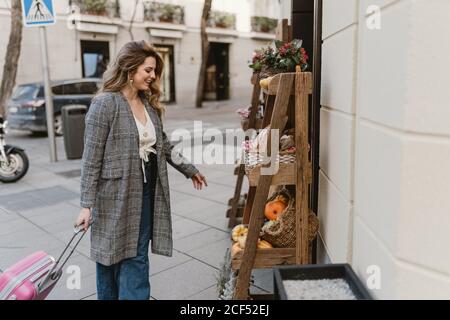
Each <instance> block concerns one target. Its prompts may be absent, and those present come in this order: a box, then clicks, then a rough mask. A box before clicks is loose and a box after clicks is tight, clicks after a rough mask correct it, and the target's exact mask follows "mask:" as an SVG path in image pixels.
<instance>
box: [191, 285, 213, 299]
mask: <svg viewBox="0 0 450 320" xmlns="http://www.w3.org/2000/svg"><path fill="white" fill-rule="evenodd" d="M187 300H218V294H217V289H216V285H213V286H211V287H209V288H206V289H205V290H203V291H200V292H198V293H196V294H194V295H192V296H190V297H188V298H187Z"/></svg>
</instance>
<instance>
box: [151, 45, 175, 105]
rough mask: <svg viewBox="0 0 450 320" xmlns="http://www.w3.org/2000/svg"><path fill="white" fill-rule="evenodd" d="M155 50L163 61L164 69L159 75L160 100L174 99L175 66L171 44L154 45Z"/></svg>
mask: <svg viewBox="0 0 450 320" xmlns="http://www.w3.org/2000/svg"><path fill="white" fill-rule="evenodd" d="M155 49H156V51H157V52H158V53H159V55H160V56H161V58H162V60H163V61H164V71H163V74H162V77H161V92H162V94H161V101H162V102H174V101H175V66H174V57H173V46H169V45H159V44H157V45H155Z"/></svg>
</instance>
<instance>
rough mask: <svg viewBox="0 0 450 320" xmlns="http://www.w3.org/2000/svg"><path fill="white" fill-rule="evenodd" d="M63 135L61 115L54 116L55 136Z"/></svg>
mask: <svg viewBox="0 0 450 320" xmlns="http://www.w3.org/2000/svg"><path fill="white" fill-rule="evenodd" d="M63 134H64V130H63V121H62V115H60V114H55V136H57V137H61V136H62V135H63Z"/></svg>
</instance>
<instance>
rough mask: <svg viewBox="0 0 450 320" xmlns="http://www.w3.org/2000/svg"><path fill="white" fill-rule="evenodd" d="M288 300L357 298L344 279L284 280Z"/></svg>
mask: <svg viewBox="0 0 450 320" xmlns="http://www.w3.org/2000/svg"><path fill="white" fill-rule="evenodd" d="M283 285H284V288H285V291H286V294H287V297H288V300H356V297H355V295H354V294H353V292H352V290H351V289H350V287H349V285H348V283H347V282H346V281H345V280H344V279H322V280H284V281H283Z"/></svg>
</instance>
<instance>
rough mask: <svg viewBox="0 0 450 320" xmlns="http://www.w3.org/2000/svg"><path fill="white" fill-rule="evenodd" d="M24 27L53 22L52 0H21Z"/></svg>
mask: <svg viewBox="0 0 450 320" xmlns="http://www.w3.org/2000/svg"><path fill="white" fill-rule="evenodd" d="M22 11H23V17H24V19H23V20H24V24H25V27H33V26H43V25H49V24H54V23H55V11H54V7H53V0H22Z"/></svg>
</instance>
